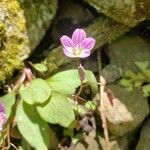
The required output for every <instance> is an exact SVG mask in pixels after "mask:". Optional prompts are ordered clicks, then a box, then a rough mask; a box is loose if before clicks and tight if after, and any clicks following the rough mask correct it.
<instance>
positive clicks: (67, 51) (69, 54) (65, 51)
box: [63, 47, 75, 58]
mask: <svg viewBox="0 0 150 150" xmlns="http://www.w3.org/2000/svg"><path fill="white" fill-rule="evenodd" d="M63 51H64V54H65V55H66V56H67V57H70V58H74V57H75V55H74V54H73V53H72V48H70V47H68V48H67V47H65V48H63Z"/></svg>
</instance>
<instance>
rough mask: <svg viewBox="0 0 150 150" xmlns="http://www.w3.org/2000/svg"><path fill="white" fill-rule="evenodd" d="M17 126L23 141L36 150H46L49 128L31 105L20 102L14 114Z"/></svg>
mask: <svg viewBox="0 0 150 150" xmlns="http://www.w3.org/2000/svg"><path fill="white" fill-rule="evenodd" d="M16 119H17V126H18V129H19V131H20V133H21V134H22V136H23V137H24V139H25V140H26V141H27V142H28V143H29V144H30V145H31V146H32V147H34V148H35V149H36V150H47V149H48V146H49V142H50V140H49V132H50V131H49V127H48V124H47V123H46V122H45V121H43V120H42V119H41V117H40V116H39V114H38V113H37V111H36V108H35V107H34V106H32V105H28V104H27V103H25V102H24V101H21V102H20V103H19V105H18V107H17V112H16Z"/></svg>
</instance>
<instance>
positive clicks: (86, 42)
mask: <svg viewBox="0 0 150 150" xmlns="http://www.w3.org/2000/svg"><path fill="white" fill-rule="evenodd" d="M60 41H61V43H62V45H63V47H64V48H63V51H64V54H65V55H66V56H68V57H71V58H86V57H88V56H90V54H91V49H92V48H93V47H94V45H95V39H94V38H91V37H88V38H86V33H85V31H84V30H83V29H76V30H75V31H74V32H73V34H72V38H70V37H68V36H66V35H63V36H62V37H61V38H60Z"/></svg>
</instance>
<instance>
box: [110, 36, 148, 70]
mask: <svg viewBox="0 0 150 150" xmlns="http://www.w3.org/2000/svg"><path fill="white" fill-rule="evenodd" d="M109 49H110V50H109V58H110V63H111V64H116V65H117V66H118V67H121V69H122V70H123V71H125V70H136V66H135V64H134V62H135V61H141V62H142V61H148V60H150V43H149V42H148V41H146V40H145V39H143V38H142V37H140V36H137V35H135V34H126V35H125V36H123V37H121V38H119V39H117V40H116V41H114V42H112V43H111V44H110V47H109Z"/></svg>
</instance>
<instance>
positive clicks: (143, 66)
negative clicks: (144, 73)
mask: <svg viewBox="0 0 150 150" xmlns="http://www.w3.org/2000/svg"><path fill="white" fill-rule="evenodd" d="M135 65H136V66H137V67H138V68H139V69H140V70H146V69H147V68H148V66H149V61H144V62H135Z"/></svg>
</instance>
